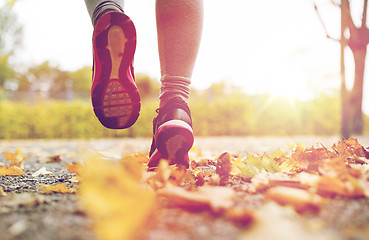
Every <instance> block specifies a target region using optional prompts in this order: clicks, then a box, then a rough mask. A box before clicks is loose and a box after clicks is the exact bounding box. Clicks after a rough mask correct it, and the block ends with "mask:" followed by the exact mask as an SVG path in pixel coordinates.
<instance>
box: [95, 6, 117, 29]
mask: <svg viewBox="0 0 369 240" xmlns="http://www.w3.org/2000/svg"><path fill="white" fill-rule="evenodd" d="M111 11H119V12H124V11H123V6H120V5H119V4H118V3H116V2H114V1H105V2H102V3H100V4H99V5H98V6H97V7H96V8H95V10H94V12H93V14H92V24H93V26H95V25H96V22H97V20H98V19H99V18H100V17H101V16H102V15H103V14H104V13H107V12H111Z"/></svg>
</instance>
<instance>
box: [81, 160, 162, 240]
mask: <svg viewBox="0 0 369 240" xmlns="http://www.w3.org/2000/svg"><path fill="white" fill-rule="evenodd" d="M84 162H85V167H84V171H83V174H82V178H83V184H82V185H81V188H80V189H79V199H80V201H81V204H82V207H83V209H85V211H86V213H87V215H88V216H89V217H91V218H92V219H93V221H94V224H93V229H94V231H95V233H96V235H97V238H98V239H107V240H109V239H134V235H135V233H138V232H140V231H139V230H140V229H141V227H143V226H144V225H145V224H146V222H147V220H148V217H149V216H150V215H151V214H152V212H153V211H154V210H155V207H156V197H155V195H154V194H153V193H152V192H151V191H149V190H147V189H145V188H144V187H143V186H142V185H141V183H140V182H139V181H137V179H136V178H135V177H133V176H132V174H130V173H129V172H127V170H126V169H125V168H123V167H121V166H120V165H119V163H117V162H114V161H109V160H105V159H104V158H103V157H102V156H101V155H99V154H92V155H89V156H87V157H86V159H85V161H84Z"/></svg>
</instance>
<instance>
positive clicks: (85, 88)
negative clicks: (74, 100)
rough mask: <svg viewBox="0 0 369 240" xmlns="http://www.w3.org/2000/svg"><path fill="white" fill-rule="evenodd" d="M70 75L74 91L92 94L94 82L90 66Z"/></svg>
mask: <svg viewBox="0 0 369 240" xmlns="http://www.w3.org/2000/svg"><path fill="white" fill-rule="evenodd" d="M68 75H69V78H70V79H72V81H73V89H74V91H77V92H87V93H88V92H90V90H91V82H92V68H91V67H90V66H86V67H83V68H81V69H78V70H77V71H74V72H69V73H68Z"/></svg>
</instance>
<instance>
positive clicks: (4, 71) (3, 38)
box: [0, 1, 23, 88]
mask: <svg viewBox="0 0 369 240" xmlns="http://www.w3.org/2000/svg"><path fill="white" fill-rule="evenodd" d="M13 4H14V1H7V4H3V5H2V6H1V5H0V88H2V87H4V84H5V82H6V81H7V80H12V79H13V78H15V76H16V72H15V71H14V70H13V68H12V66H11V64H10V63H9V60H10V59H11V58H12V57H13V55H14V53H15V52H16V50H17V49H18V48H19V47H20V46H21V44H22V37H23V34H22V33H23V28H22V25H20V24H19V23H18V21H17V15H15V14H14V13H13V11H11V7H12V6H13Z"/></svg>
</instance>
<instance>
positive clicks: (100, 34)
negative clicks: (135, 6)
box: [91, 12, 141, 129]
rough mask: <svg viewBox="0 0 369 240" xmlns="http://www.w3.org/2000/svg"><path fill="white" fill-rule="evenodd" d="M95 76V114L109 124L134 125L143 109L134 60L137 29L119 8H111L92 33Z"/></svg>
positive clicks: (93, 103)
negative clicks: (134, 72)
mask: <svg viewBox="0 0 369 240" xmlns="http://www.w3.org/2000/svg"><path fill="white" fill-rule="evenodd" d="M93 49H94V77H93V87H92V90H91V98H92V105H93V109H94V112H95V115H96V117H97V118H98V119H99V120H100V122H101V124H102V125H104V126H105V127H107V128H112V129H124V128H128V127H130V126H132V125H133V124H134V123H135V122H136V120H137V118H138V116H139V113H140V108H141V103H140V102H141V99H140V95H139V93H138V90H137V87H136V84H135V83H134V76H133V75H132V74H133V71H132V68H131V64H132V61H133V57H134V53H135V50H136V29H135V26H134V24H133V22H132V20H131V19H130V18H129V17H128V16H126V15H124V14H123V13H120V12H108V13H106V14H104V15H102V16H101V17H100V19H99V21H98V22H97V24H96V26H95V29H94V34H93Z"/></svg>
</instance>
